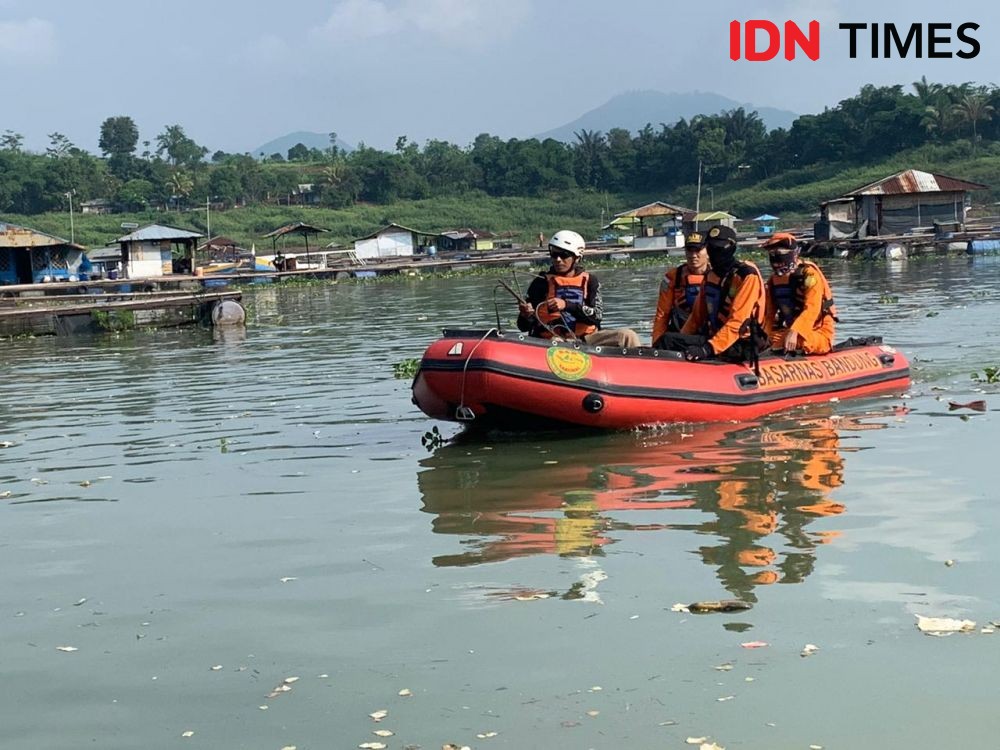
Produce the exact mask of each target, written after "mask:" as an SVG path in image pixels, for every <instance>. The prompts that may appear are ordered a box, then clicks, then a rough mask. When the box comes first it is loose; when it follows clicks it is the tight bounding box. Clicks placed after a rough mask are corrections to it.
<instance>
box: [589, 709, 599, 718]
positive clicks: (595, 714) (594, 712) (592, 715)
mask: <svg viewBox="0 0 1000 750" xmlns="http://www.w3.org/2000/svg"><path fill="white" fill-rule="evenodd" d="M600 713H601V712H600V711H595V710H594V709H591V710H589V711H587V716H589V717H590V718H594V717H595V716H599V715H600Z"/></svg>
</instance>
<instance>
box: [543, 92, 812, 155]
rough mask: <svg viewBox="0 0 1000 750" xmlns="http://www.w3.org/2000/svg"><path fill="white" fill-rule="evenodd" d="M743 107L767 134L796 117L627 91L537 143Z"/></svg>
mask: <svg viewBox="0 0 1000 750" xmlns="http://www.w3.org/2000/svg"><path fill="white" fill-rule="evenodd" d="M737 107H743V108H744V109H745V110H747V111H751V110H753V111H756V112H757V114H759V115H760V119H761V120H763V122H764V124H765V125H766V126H767V129H768V130H773V129H775V128H788V127H789V126H791V124H792V122H793V121H794V120H795V118H797V117H798V115H797V114H796V113H795V112H790V111H788V110H785V109H774V108H773V107H757V106H755V105H753V104H746V103H740V102H737V101H734V100H733V99H729V98H728V97H725V96H722V95H720V94H713V93H710V92H704V91H690V92H687V93H683V94H677V93H673V94H665V93H663V92H662V91H629V92H627V93H624V94H619V95H618V96H616V97H613V98H612V99H609V100H608V101H607V102H605V103H604V104H602V105H601V106H600V107H597V108H596V109H592V110H590V111H589V112H586V113H584V114H582V115H580V116H579V117H578V118H576V119H575V120H573V121H572V122H569V123H566V124H565V125H560V126H559V127H557V128H553V129H552V130H548V131H546V132H544V133H540V134H539V135H537V136H535V137H536V138H538V139H539V140H544V139H546V138H554V139H556V140H557V141H564V142H567V143H571V142H575V141H576V136H574V135H573V134H574V133H576V132H578V131H580V130H599V131H601V132H602V133H607V132H608V131H609V130H610V129H611V128H626V129H628V130H630V131H632V132H633V133H635V132H637V131H639V130H641V129H642V128H643V127H645V126H646V125H647V124H650V123H651V124H652V125H653V127H654V128H658V127H659V126H660V123H666V124H667V125H672V124H673V123H675V122H677V121H678V120H680V119H681V118H685V119H691V118H692V117H694V116H695V115H715V114H718V113H720V112H722V111H724V110H728V109H736V108H737Z"/></svg>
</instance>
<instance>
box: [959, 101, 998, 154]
mask: <svg viewBox="0 0 1000 750" xmlns="http://www.w3.org/2000/svg"><path fill="white" fill-rule="evenodd" d="M954 111H955V114H957V115H958V116H959V117H961V118H962V119H963V120H965V121H966V122H968V123H969V124H970V125H971V126H972V152H973V153H975V151H976V142H977V141H978V139H979V136H978V135H977V133H976V123H977V122H979V121H980V120H989V119H990V117H991V116H992V115H993V105H992V104H990V103H989V102H988V101H987V98H986V94H985V93H984V92H983V91H981V90H979V91H976V92H975V93H971V92H966V93H965V94H963V96H962V98H961V99H959V100H958V103H956V104H955V107H954Z"/></svg>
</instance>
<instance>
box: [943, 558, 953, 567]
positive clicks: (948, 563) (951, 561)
mask: <svg viewBox="0 0 1000 750" xmlns="http://www.w3.org/2000/svg"><path fill="white" fill-rule="evenodd" d="M944 564H945V567H948V568H950V567H952V566H953V565H954V564H955V561H954V560H945V561H944Z"/></svg>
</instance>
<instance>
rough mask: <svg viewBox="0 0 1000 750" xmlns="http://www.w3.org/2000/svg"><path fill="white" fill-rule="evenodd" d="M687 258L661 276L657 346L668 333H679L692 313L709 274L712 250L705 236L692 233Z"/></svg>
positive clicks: (655, 324) (655, 319)
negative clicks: (708, 247)
mask: <svg viewBox="0 0 1000 750" xmlns="http://www.w3.org/2000/svg"><path fill="white" fill-rule="evenodd" d="M684 257H685V260H684V262H683V263H681V264H680V265H679V266H677V267H675V268H670V269H668V270H667V272H666V273H665V274H663V278H662V279H660V296H659V298H658V299H657V301H656V315H655V316H654V317H653V337H652V342H653V346H656V343H657V342H658V341H659V340H660V337H661V336H662V335H663V334H665V333H667V332H670V333H678V332H680V330H681V328H682V327H683V326H684V323H686V322H687V319H688V318H689V317H690V316H691V308H692V307H694V301H695V300H696V299H697V298H698V292H699V290H700V289H701V282H702V281H704V280H705V274H706V273H708V250H706V249H705V236H704V235H703V234H701V233H700V232H692V233H691V234H689V235H688V236H687V238H686V239H685V240H684Z"/></svg>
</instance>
